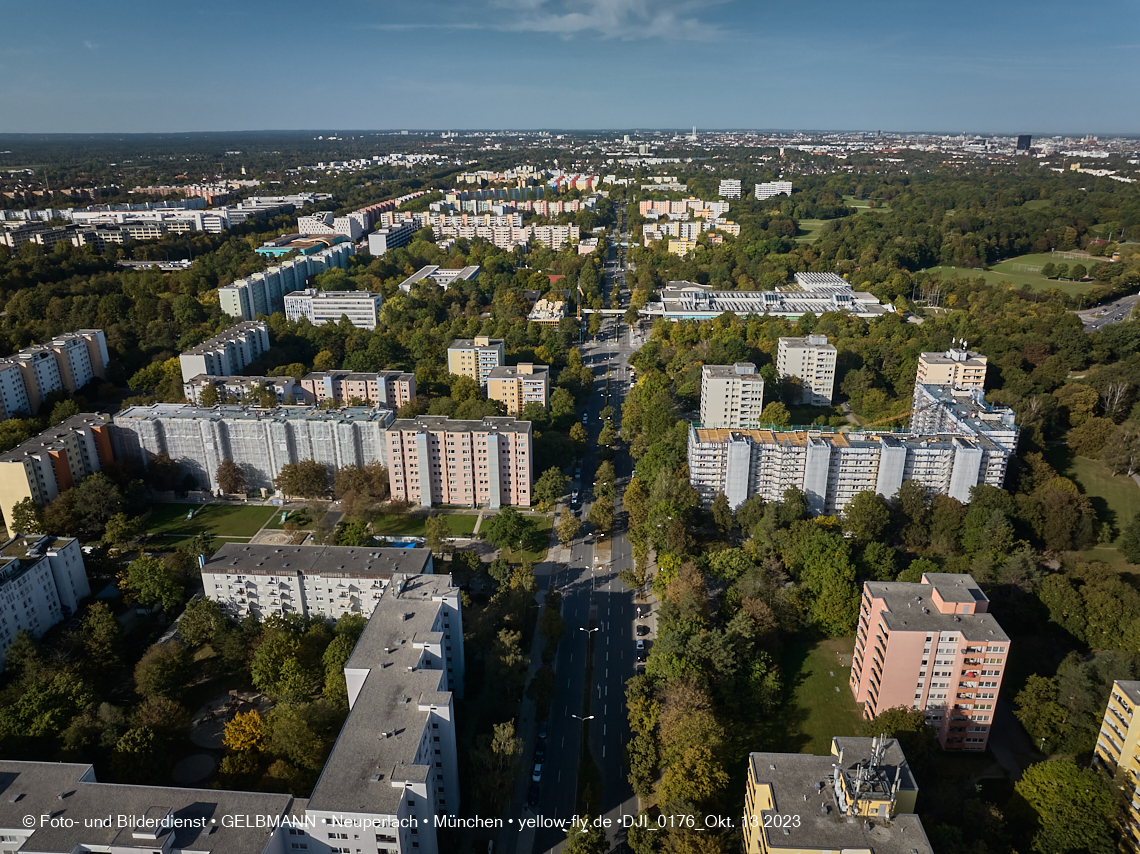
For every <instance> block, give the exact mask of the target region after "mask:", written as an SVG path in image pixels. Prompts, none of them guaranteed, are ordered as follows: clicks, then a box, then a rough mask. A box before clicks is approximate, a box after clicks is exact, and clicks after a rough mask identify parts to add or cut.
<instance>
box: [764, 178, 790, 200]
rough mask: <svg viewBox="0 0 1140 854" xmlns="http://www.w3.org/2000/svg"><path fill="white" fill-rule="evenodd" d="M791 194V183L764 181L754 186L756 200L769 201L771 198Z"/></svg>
mask: <svg viewBox="0 0 1140 854" xmlns="http://www.w3.org/2000/svg"><path fill="white" fill-rule="evenodd" d="M791 194H792V182H791V181H765V182H764V183H762V184H757V185H756V198H757V199H770V198H772V197H773V196H779V195H784V196H790V195H791Z"/></svg>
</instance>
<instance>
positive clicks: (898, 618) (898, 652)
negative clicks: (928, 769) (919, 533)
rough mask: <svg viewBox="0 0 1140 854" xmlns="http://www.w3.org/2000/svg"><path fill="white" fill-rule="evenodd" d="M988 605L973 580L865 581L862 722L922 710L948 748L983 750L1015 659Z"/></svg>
mask: <svg viewBox="0 0 1140 854" xmlns="http://www.w3.org/2000/svg"><path fill="white" fill-rule="evenodd" d="M989 604H990V603H989V600H988V599H987V598H986V594H985V593H983V592H982V590H981V588H980V587H978V585H977V583H976V582H975V581H974V579H973V578H972V577H971V576H969V575H957V574H953V573H946V572H928V573H925V574H924V575H923V576H922V580H921V581H920V582H919V583H917V584H912V583H904V582H888V581H868V582H866V583H865V584H864V585H863V599H862V601H861V602H860V604H859V623H858V626H857V628H856V631H855V633H856V638H855V656H854V660H853V663H852V666H851V691H852V692H853V693H854V694H855V700H856V702H858V703H859V704H860V705H862V707H863V716H864V717H866V718H868V719H871V718H874V717H875V716H877V715H878V714H879V713H880V712H883V711H885V710H887V709H892V708H895V707H896V706H904V707H906V708H913V709H923V710H924V711H925V713H926V722H927V723H928V724H930V725H931V726H932V727H934V729H935V731H936V732H937V734H938V741H939V742H940V743H941V745H942V747H943V748H944V749H946V750H978V751H981V750H985V749H986V742H987V741H988V740H989V736H990V730H991V727H992V724H993V717H994V707H995V705H996V703H997V696H998V692H999V691H1000V690H1001V681H1002V677H1003V676H1004V675H1005V664H1006V661H1007V660H1008V657H1009V636H1008V635H1007V634H1006V633H1005V632H1004V631H1003V630H1002V627H1001V626H1000V625H998V622H997V620H995V619H994V617H993V615H992V614H989V613H987V612H988V610H989Z"/></svg>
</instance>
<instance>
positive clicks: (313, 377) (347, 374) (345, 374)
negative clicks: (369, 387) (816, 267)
mask: <svg viewBox="0 0 1140 854" xmlns="http://www.w3.org/2000/svg"><path fill="white" fill-rule="evenodd" d="M415 376H416V375H415V374H412V373H408V372H407V371H376V372H374V373H361V372H359V371H313V372H312V373H308V374H305V376H304V378H303V379H302V380H301V382H316V381H317V380H323V379H324V378H325V377H332V378H333V379H339V380H364V381H368V380H374V379H376V378H377V377H384V379H404V378H405V377H408V378H411V379H415Z"/></svg>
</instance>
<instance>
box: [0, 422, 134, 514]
mask: <svg viewBox="0 0 1140 854" xmlns="http://www.w3.org/2000/svg"><path fill="white" fill-rule="evenodd" d="M113 461H114V451H113V449H112V440H111V428H110V424H109V422H108V420H107V419H106V418H105V417H104V416H102V415H97V414H94V413H81V414H79V415H73V416H71V417H70V418H68V419H67V420H65V421H63V422H62V423H61V424H57V425H55V426H54V427H49V428H48V429H47V430H44V431H43V432H42V433H40V434H39V435H37V436H33V437H32V438H30V439H28V440H27V441H24V442H21V443H20V444H19V445H17V446H16V447H14V448H11V449H10V450H7V451H4V452H3V453H2V454H0V510H3V512H4V519H5V520H6V521H7V523H8V525H9V529H10V527H11V524H12V508H13V507H15V506H16V505H17V504H19V503H20V502H21V501H23V500H24V499H25V498H30V499H31V500H32V501H34V502H35V503H36V504H39V505H45V504H48V503H49V502H51V501H53V500H55V499H56V498H58V497H59V494H60V493H61V492H65V491H66V490H68V489H71V488H72V487H73V486H75V485H76V484H77V483H79V481H81V480H82V479H83V478H85V477H87V475H89V474H94V473H95V472H97V471H101V470H102V468H103V466H105V465H107V464H108V463H111V462H113Z"/></svg>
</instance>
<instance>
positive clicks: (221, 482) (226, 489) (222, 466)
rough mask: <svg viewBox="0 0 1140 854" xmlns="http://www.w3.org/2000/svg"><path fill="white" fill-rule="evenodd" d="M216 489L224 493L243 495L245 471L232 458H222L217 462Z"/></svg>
mask: <svg viewBox="0 0 1140 854" xmlns="http://www.w3.org/2000/svg"><path fill="white" fill-rule="evenodd" d="M217 478H218V489H220V490H221V491H222V492H223V493H224V494H225V495H245V491H246V482H245V471H244V469H242V467H241V466H239V465H238V464H237V463H235V462H234V461H233V460H222V461H221V463H219V464H218V473H217Z"/></svg>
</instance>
